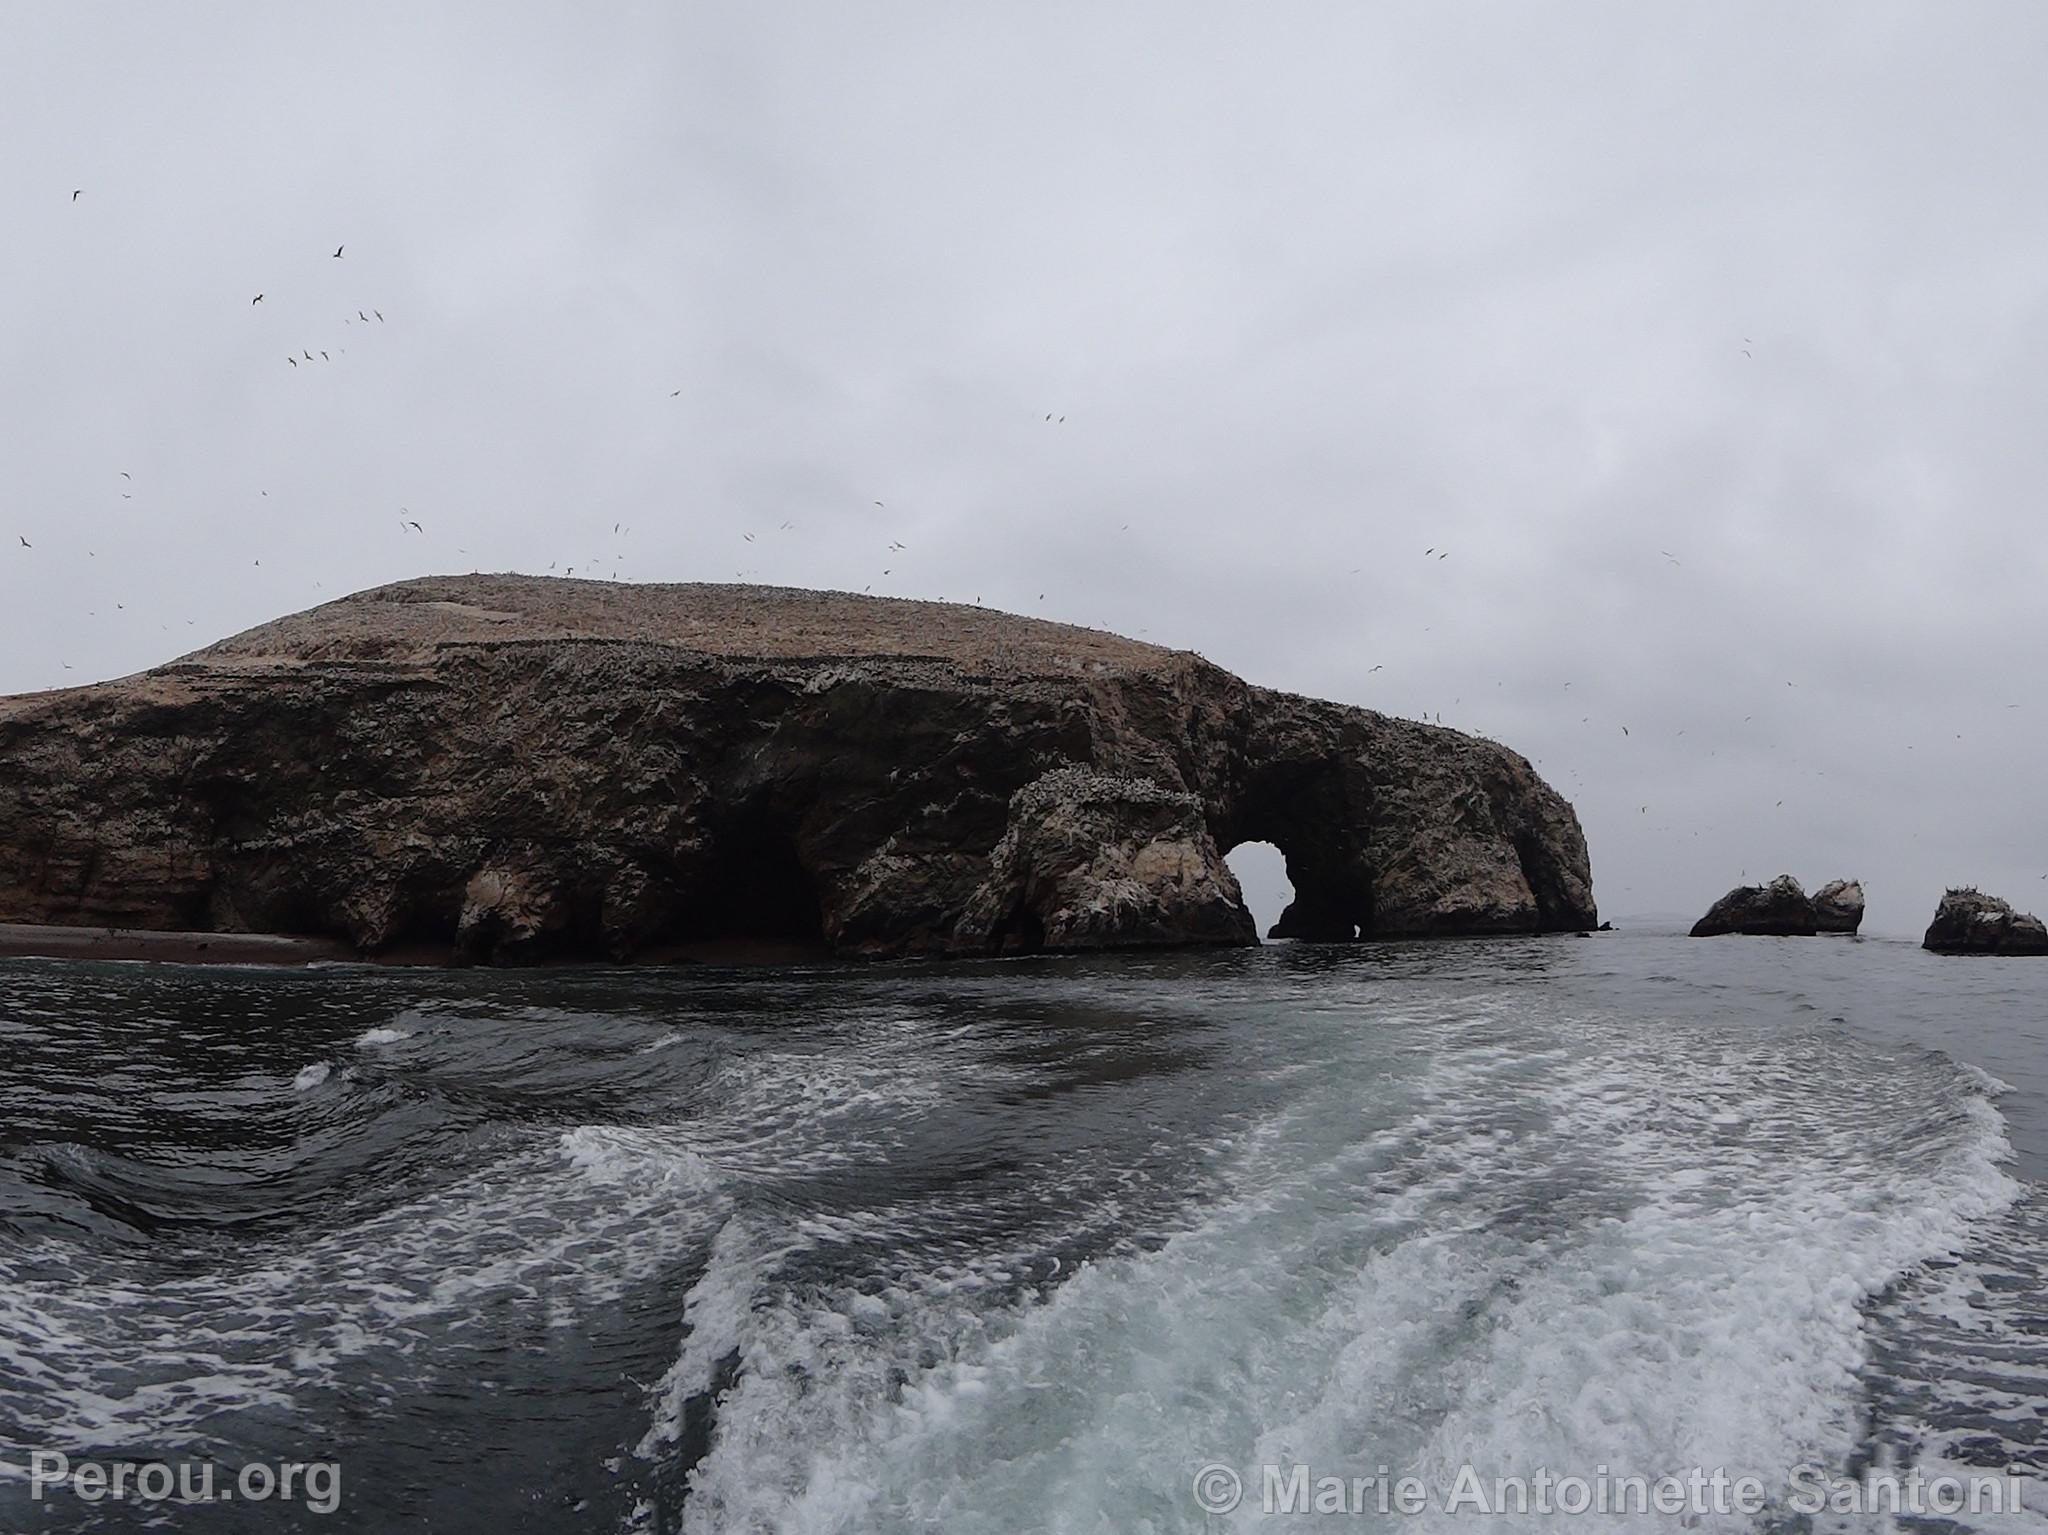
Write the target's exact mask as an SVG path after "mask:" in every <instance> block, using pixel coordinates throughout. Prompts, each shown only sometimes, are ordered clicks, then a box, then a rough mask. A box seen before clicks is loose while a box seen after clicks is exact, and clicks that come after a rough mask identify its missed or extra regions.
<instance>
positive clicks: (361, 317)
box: [356, 309, 370, 325]
mask: <svg viewBox="0 0 2048 1535" xmlns="http://www.w3.org/2000/svg"><path fill="white" fill-rule="evenodd" d="M356 318H357V319H358V320H361V321H362V322H363V323H364V324H365V325H368V324H369V323H370V317H369V316H368V315H366V314H364V313H363V312H362V310H360V309H358V310H357V311H356Z"/></svg>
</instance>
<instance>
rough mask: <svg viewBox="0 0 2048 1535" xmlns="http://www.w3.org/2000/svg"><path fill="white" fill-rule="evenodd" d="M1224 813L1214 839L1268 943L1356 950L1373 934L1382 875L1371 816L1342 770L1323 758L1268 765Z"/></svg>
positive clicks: (1250, 779)
mask: <svg viewBox="0 0 2048 1535" xmlns="http://www.w3.org/2000/svg"><path fill="white" fill-rule="evenodd" d="M1220 808H1221V811H1222V813H1221V814H1220V815H1217V816H1216V817H1215V818H1214V819H1213V820H1212V821H1211V831H1212V835H1214V836H1215V838H1216V845H1217V846H1218V847H1220V848H1223V849H1225V850H1226V851H1225V855H1224V857H1225V861H1226V862H1228V863H1229V864H1230V866H1231V869H1232V871H1233V872H1236V873H1237V874H1238V876H1239V878H1238V883H1239V884H1240V885H1241V886H1243V887H1244V893H1245V904H1246V905H1247V906H1249V907H1250V908H1251V909H1252V912H1253V914H1254V916H1255V918H1256V920H1257V921H1258V923H1259V928H1260V936H1261V937H1264V938H1298V939H1300V940H1301V941H1302V942H1304V943H1351V942H1355V941H1356V940H1358V939H1360V938H1369V937H1371V936H1372V935H1373V934H1374V932H1375V931H1376V930H1377V929H1376V926H1375V920H1374V917H1375V913H1374V910H1373V883H1374V872H1373V867H1372V864H1371V861H1370V860H1369V859H1368V858H1367V856H1366V852H1365V847H1364V836H1365V831H1364V828H1365V827H1366V826H1367V825H1368V824H1369V822H1370V816H1369V814H1368V809H1369V807H1368V806H1366V805H1364V804H1361V803H1359V802H1358V792H1357V790H1356V789H1355V788H1354V787H1353V786H1352V785H1350V784H1349V783H1347V781H1346V779H1345V777H1344V775H1343V774H1342V773H1341V772H1340V771H1339V770H1338V767H1337V764H1335V763H1334V762H1332V761H1330V760H1328V759H1326V758H1320V757H1309V758H1300V757H1296V758H1280V759H1277V760H1274V761H1270V762H1267V763H1264V764H1262V765H1261V766H1260V767H1259V768H1258V769H1256V770H1255V771H1254V772H1253V773H1251V774H1250V775H1249V776H1248V777H1247V778H1246V780H1245V781H1244V782H1243V783H1242V784H1241V785H1240V787H1239V791H1238V793H1237V794H1236V795H1235V796H1233V798H1232V800H1230V801H1226V802H1225V804H1224V805H1223V806H1222V807H1220ZM1240 857H1245V858H1246V859H1247V861H1248V864H1247V867H1246V868H1245V869H1240V867H1239V864H1238V860H1239V858H1240ZM1276 862H1277V863H1278V864H1279V865H1280V867H1279V868H1278V869H1277V870H1276V869H1275V867H1274V865H1275V863H1276ZM1276 875H1277V876H1278V877H1276ZM1261 892H1262V893H1263V899H1261V896H1260V893H1261ZM1283 892H1284V893H1283ZM1276 897H1277V898H1278V911H1277V915H1273V916H1272V917H1270V919H1269V916H1268V911H1269V908H1270V907H1272V906H1273V905H1274V904H1275V901H1276Z"/></svg>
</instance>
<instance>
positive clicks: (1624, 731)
mask: <svg viewBox="0 0 2048 1535" xmlns="http://www.w3.org/2000/svg"><path fill="white" fill-rule="evenodd" d="M1621 733H1622V734H1623V735H1627V734H1628V726H1626V725H1624V726H1622V727H1621Z"/></svg>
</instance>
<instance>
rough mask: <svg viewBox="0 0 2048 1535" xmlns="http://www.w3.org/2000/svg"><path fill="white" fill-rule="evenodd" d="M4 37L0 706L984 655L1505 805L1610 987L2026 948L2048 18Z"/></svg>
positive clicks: (1975, 12)
mask: <svg viewBox="0 0 2048 1535" xmlns="http://www.w3.org/2000/svg"><path fill="white" fill-rule="evenodd" d="M7 29H8V46H7V48H6V49H5V50H4V51H0V142H4V144H5V146H6V150H5V153H4V154H0V207H4V208H5V210H6V218H5V223H4V225H0V342H4V347H5V353H4V356H5V371H4V373H0V483H4V510H0V691H7V692H12V691H26V690H30V689H39V688H47V687H53V686H66V685H72V684H76V683H80V682H84V681H88V680H92V679H95V678H102V677H109V676H115V675H119V674H122V673H125V672H129V671H134V670H137V669H140V668H142V667H145V666H149V665H153V664H155V663H157V662H159V661H162V660H165V659H168V658H169V657H171V656H173V655H176V654H179V653H182V652H184V651H187V650H190V649H193V648H196V647H197V646H199V645H200V644H203V643H205V642H207V641H209V640H212V639H214V638H217V637H219V636H222V635H225V634H229V633H232V632H234V631H236V630H239V629H242V628H245V627H248V626H249V625H251V624H254V623H257V622H260V621H262V620H264V619H267V618H270V617H273V616H275V615H277V614H279V613H282V612H287V611H291V610H295V609H298V608H302V607H306V606H310V605H312V604H313V603H316V602H319V601H323V600H326V599H328V598H331V597H334V596H338V595H341V594H342V593H344V592H347V591H350V590H353V589H356V588H360V587H364V586H369V585H374V584H377V583H380V582H384V581H390V580H394V579H398V578H401V577H406V576H412V575H420V574H427V573H433V572H447V571H467V570H471V569H483V570H523V571H531V572H546V571H548V570H549V569H550V568H552V569H555V570H556V571H558V572H559V571H566V570H568V569H569V568H571V567H574V569H575V571H576V573H577V574H578V575H579V576H582V575H588V574H596V575H602V576H604V577H607V578H609V577H611V576H613V575H614V574H616V576H617V578H618V579H620V580H632V581H676V580H706V581H722V580H735V579H745V580H754V581H764V582H778V583H787V584H793V585H812V586H831V587H840V588H848V589H851V590H855V591H859V590H863V589H868V588H872V589H873V590H874V591H875V592H877V593H886V594H893V595H901V596H914V597H928V598H944V599H956V600H968V601H971V600H974V599H976V598H979V599H980V600H981V601H983V602H984V603H987V604H989V605H991V606H1000V607H1005V608H1010V609H1013V610H1015V611H1018V612H1022V613H1030V614H1040V615H1044V616H1047V617H1053V618H1059V619H1063V620H1068V621H1073V622H1079V623H1086V624H1094V625H1099V626H1103V627H1107V628H1113V629H1116V630H1120V631H1122V632H1124V633H1127V634H1134V635H1139V636H1142V637H1144V638H1147V639H1150V640H1154V641H1156V642H1159V643H1162V644H1170V645H1177V646H1183V647H1187V648H1190V649H1194V650H1199V651H1201V652H1202V653H1203V654H1204V655H1206V656H1208V657H1209V658H1211V659H1212V660H1215V661H1218V662H1220V663H1222V664H1224V665H1227V666H1229V667H1231V668H1232V669H1234V670H1236V671H1237V672H1239V673H1241V674H1242V675H1244V676H1245V677H1247V678H1250V679H1251V680H1253V681H1256V682H1260V683H1265V684H1269V685H1273V686H1278V687H1284V688H1288V689H1292V690H1295V691H1299V692H1304V693H1311V694H1317V695H1321V696H1325V697H1330V698H1337V699H1343V700H1347V701H1351V702H1357V703H1363V704H1368V705H1371V706H1373V707H1375V708H1380V709H1385V710H1388V711H1391V712H1394V713H1399V714H1406V715H1419V714H1425V713H1426V714H1428V715H1430V716H1432V717H1434V716H1436V715H1438V714H1441V716H1442V718H1443V720H1444V722H1445V723H1446V724H1454V725H1457V726H1460V727H1462V728H1465V729H1470V730H1475V731H1484V732H1486V733H1488V734H1491V735H1494V736H1497V737H1499V738H1500V739H1502V740H1504V741H1506V742H1508V743H1509V744H1511V745H1513V746H1515V747H1516V748H1518V749H1519V750H1521V751H1523V752H1524V753H1526V754H1527V755H1529V756H1530V757H1531V758H1532V759H1534V760H1535V761H1536V762H1537V764H1538V766H1539V767H1540V768H1541V769H1542V771H1543V772H1544V773H1545V774H1546V776H1548V777H1549V778H1550V780H1551V781H1552V782H1553V783H1555V784H1556V785H1557V786H1558V787H1559V788H1560V789H1561V790H1563V791H1564V792H1565V793H1566V794H1567V795H1568V796H1569V797H1570V798H1571V799H1572V800H1573V802H1574V803H1575V804H1576V805H1577V807H1578V810H1579V814H1580V817H1581V819H1582V820H1583V821H1584V823H1585V826H1586V831H1587V834H1588V837H1589V839H1590V842H1591V845H1592V852H1593V866H1594V876H1595V885H1596V891H1597V894H1598V897H1599V899H1600V903H1601V906H1602V909H1603V912H1605V913H1606V914H1608V915H1611V916H1615V917H1617V918H1621V919H1626V918H1627V917H1629V916H1630V915H1633V914H1638V913H1649V912H1672V913H1684V914H1686V915H1688V916H1689V915H1696V914H1697V913H1698V912H1699V911H1701V910H1703V909H1704V908H1705V906H1706V905H1707V904H1708V902H1709V901H1710V900H1712V899H1713V898H1714V897H1715V896H1717V895H1719V894H1720V893H1721V892H1722V891H1723V890H1725V889H1726V888H1727V887H1728V886H1729V885H1731V884H1733V883H1735V882H1736V881H1737V879H1738V878H1739V877H1741V876H1742V875H1744V874H1745V873H1746V874H1747V875H1748V876H1750V877H1751V878H1756V877H1760V876H1765V875H1769V874H1775V873H1777V872H1779V871H1781V870H1785V871H1790V872H1793V873H1795V874H1797V875H1798V876H1799V877H1800V878H1801V879H1803V880H1804V881H1805V882H1806V883H1807V884H1808V886H1809V887H1811V886H1813V885H1815V884H1817V883H1819V882H1820V881H1821V880H1823V879H1825V878H1828V877H1830V876H1833V875H1836V874H1857V875H1861V876H1862V877H1863V878H1864V880H1865V881H1866V883H1867V885H1868V888H1869V892H1870V900H1871V914H1870V927H1871V928H1872V929H1874V930H1878V931H1886V932H1896V933H1909V932H1917V931H1918V929H1919V928H1920V927H1922V926H1924V924H1925V922H1926V919H1927V916H1928V914H1929V913H1930V912H1931V910H1932V907H1933V904H1934V901H1935V898H1936V896H1937V895H1938V894H1939V892H1940V890H1941V888H1942V886H1943V885H1944V884H1945V883H1948V882H1955V881H1965V880H1968V881H1975V882H1978V883H1981V884H1982V885H1984V886H1985V887H1987V888H1990V889H1993V890H1996V891H2001V892H2003V893H2006V894H2008V895H2009V896H2011V897H2012V898H2013V899H2014V900H2015V901H2016V902H2018V903H2019V904H2021V905H2022V906H2027V907H2035V908H2048V882H2044V881H2043V876H2044V875H2048V796H2044V794H2043V788H2042V771H2041V764H2042V761H2043V755H2044V747H2048V696H2044V692H2043V690H2042V688H2041V686H2040V683H2039V680H2038V679H2039V674H2040V665H2041V659H2042V654H2043V645H2044V639H2048V538H2044V536H2043V533H2042V529H2041V519H2040V507H2041V503H2042V501H2043V498H2044V495H2048V433H2044V431H2043V426H2042V423H2043V421H2044V420H2048V362H2044V360H2043V359H2044V356H2048V347H2044V343H2048V310H2044V291H2048V170H2044V165H2048V157H2044V156H2043V154H2042V146H2043V144H2044V143H2048V8H2043V7H2041V6H2039V5H2037V4H2034V3H2031V0H2028V3H2019V4H2010V5H1997V4H1981V5H1951V6H1934V5H1911V6H1908V5H1897V4H1889V3H1858V4H1855V5H1848V4H1842V5H1835V6H1828V7H1820V6H1810V7H1785V6H1781V5H1778V4H1776V3H1771V4H1757V5H1729V4H1724V5H1716V6H1690V7H1678V6H1653V5H1644V4H1641V3H1639V0H1626V3H1615V4H1570V5H1555V6H1548V7H1535V6H1525V5H1508V4H1506V3H1490V4H1485V5H1469V4H1457V3H1446V0H1429V3H1418V4H1400V5H1390V4H1337V3H1329V4H1317V5H1306V4H1304V5H1294V6H1248V5H1247V6H1236V7H1222V6H1210V5H1203V4H1185V3H1183V4H1174V5H1143V4H1109V5H1104V4H1063V3H1051V4H1033V5H1029V6H1021V5H1006V6H979V7H977V6H961V5H949V4H937V3H933V4H925V5H897V4H878V5H862V6H837V5H824V4H807V5H795V4H787V5H772V4H771V5H756V4H740V3H734V4H726V5H689V6H684V5H669V4H663V5H643V6H624V5H611V6H573V7H572V6H553V5H550V6H539V5H527V4H517V3H504V0H497V3H492V4H488V5H474V6H467V7H465V6H457V5H443V6H436V7H420V6H412V5H351V6H347V7H327V8H320V9H315V8H312V7H297V6H290V7H287V6H276V5H268V4H266V5H260V6H259V5H247V6H239V7H237V6H230V5H212V6H207V7H203V8H202V7H196V6H195V7H171V6H155V7H146V8H145V7H136V6H120V7H115V6H97V5H88V4H66V5H63V6H54V5H51V6H33V5H27V4H20V5H16V6H13V7H10V9H9V11H8V14H7ZM74 192H76V193H77V194H78V195H77V196H76V197H74V196H73V194H74ZM337 247H340V248H341V256H340V258H339V259H337V258H336V257H335V256H334V255H333V252H334V251H335V250H336V248H337ZM258 293H261V294H262V295H263V300H262V302H261V303H260V304H258V303H252V302H251V300H252V299H253V297H254V296H255V295H256V294H258ZM380 314H381V318H379V316H380ZM363 316H367V317H368V318H367V319H365V318H362V317H363ZM288 357H289V358H294V359H296V360H297V361H296V365H294V364H293V363H291V362H288V361H287V358H288ZM1048 413H1050V414H1051V415H1053V416H1054V417H1055V418H1058V417H1062V416H1063V417H1064V418H1065V419H1064V421H1060V420H1057V419H1055V420H1054V421H1051V422H1048V421H1047V420H1046V419H1045V417H1046V415H1047V414H1048ZM876 502H882V503H884V504H883V505H881V506H877V505H876V504H875V503H876ZM411 521H417V522H418V523H419V524H420V526H421V528H422V529H423V530H424V531H421V532H414V531H413V530H412V529H411V528H410V527H408V526H407V525H406V524H407V523H408V522H411ZM785 524H788V526H787V527H785V526H784V525H785ZM614 525H617V526H618V527H619V528H620V529H621V530H622V531H620V532H618V533H614V532H613V528H614ZM749 534H751V535H752V541H749V540H748V538H747V537H746V535H749ZM23 539H26V540H27V542H28V543H29V544H30V545H31V546H32V547H30V548H26V549H25V548H23V547H22V543H21V541H22V540H23ZM892 541H896V542H901V543H904V544H907V545H908V549H907V550H905V551H901V552H892V551H890V550H889V549H888V547H887V546H888V544H889V543H891V542H892ZM1425 551H1429V552H1425ZM1443 551H1448V558H1439V557H1438V555H1439V554H1441V553H1442V552H1443ZM1624 729H1625V731H1626V733H1624ZM1271 900H1272V898H1271V896H1270V895H1268V894H1265V893H1264V892H1263V889H1256V890H1255V891H1254V906H1255V909H1258V908H1259V907H1260V906H1261V905H1262V904H1264V905H1265V906H1267V907H1270V905H1271ZM1261 915H1262V916H1264V917H1265V918H1267V919H1268V920H1270V917H1271V916H1272V912H1271V910H1270V909H1267V910H1264V911H1262V912H1261Z"/></svg>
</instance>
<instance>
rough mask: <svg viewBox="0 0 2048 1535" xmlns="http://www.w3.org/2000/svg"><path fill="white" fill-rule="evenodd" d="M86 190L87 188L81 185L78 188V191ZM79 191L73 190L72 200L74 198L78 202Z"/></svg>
mask: <svg viewBox="0 0 2048 1535" xmlns="http://www.w3.org/2000/svg"><path fill="white" fill-rule="evenodd" d="M84 190H85V188H84V187H80V188H79V189H78V192H83V191H84ZM78 192H73V193H72V194H71V200H72V201H73V202H77V201H78Z"/></svg>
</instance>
